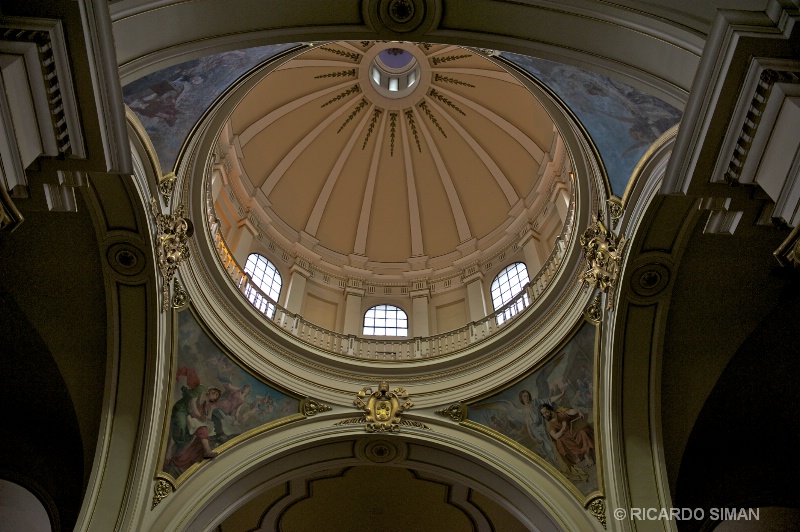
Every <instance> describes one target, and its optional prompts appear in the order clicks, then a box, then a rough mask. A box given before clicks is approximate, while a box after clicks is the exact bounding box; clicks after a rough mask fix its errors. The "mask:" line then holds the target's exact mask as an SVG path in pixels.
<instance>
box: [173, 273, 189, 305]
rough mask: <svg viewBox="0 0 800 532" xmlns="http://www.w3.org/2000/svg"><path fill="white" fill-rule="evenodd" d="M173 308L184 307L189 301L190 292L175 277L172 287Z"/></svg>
mask: <svg viewBox="0 0 800 532" xmlns="http://www.w3.org/2000/svg"><path fill="white" fill-rule="evenodd" d="M172 290H173V292H175V293H174V294H173V295H172V308H183V307H185V306H186V304H187V303H188V302H189V294H188V293H187V292H186V290H184V289H183V285H181V282H180V281H178V279H177V277H176V278H175V284H174V285H173V287H172Z"/></svg>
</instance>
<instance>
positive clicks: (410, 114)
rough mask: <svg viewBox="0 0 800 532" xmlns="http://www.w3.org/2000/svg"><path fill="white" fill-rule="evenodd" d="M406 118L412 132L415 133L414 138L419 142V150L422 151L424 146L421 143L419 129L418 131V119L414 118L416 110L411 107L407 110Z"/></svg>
mask: <svg viewBox="0 0 800 532" xmlns="http://www.w3.org/2000/svg"><path fill="white" fill-rule="evenodd" d="M405 115H406V120H408V127H410V128H411V134H412V135H414V140H415V141H416V143H417V150H419V152H420V153H422V146H421V145H420V143H419V131H417V121H416V120H414V111H412V110H411V109H406V110H405Z"/></svg>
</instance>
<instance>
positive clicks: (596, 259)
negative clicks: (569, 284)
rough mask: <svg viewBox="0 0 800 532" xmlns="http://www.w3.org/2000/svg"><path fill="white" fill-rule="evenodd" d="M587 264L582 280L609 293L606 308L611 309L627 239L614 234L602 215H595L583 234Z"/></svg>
mask: <svg viewBox="0 0 800 532" xmlns="http://www.w3.org/2000/svg"><path fill="white" fill-rule="evenodd" d="M580 241H581V246H583V251H584V255H585V257H586V266H585V269H584V271H583V272H581V277H580V279H581V281H583V282H585V283H587V284H589V285H590V286H592V287H593V288H597V289H599V290H601V291H603V292H605V293H606V294H608V304H607V305H606V308H608V309H611V306H612V303H613V296H614V291H615V289H616V286H617V280H618V277H619V271H620V268H621V266H622V254H623V250H624V248H625V243H626V240H625V238H624V237H618V236H616V235H614V233H612V232H611V231H610V230H609V229H608V228H607V227H606V226H605V224H604V223H603V220H602V215H600V214H598V215H596V216H594V223H593V224H592V225H590V226H589V227H588V228H586V231H584V233H583V234H582V235H581V239H580Z"/></svg>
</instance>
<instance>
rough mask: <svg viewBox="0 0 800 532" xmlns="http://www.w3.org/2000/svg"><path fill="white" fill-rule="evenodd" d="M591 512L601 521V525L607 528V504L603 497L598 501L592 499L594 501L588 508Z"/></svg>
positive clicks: (597, 499)
mask: <svg viewBox="0 0 800 532" xmlns="http://www.w3.org/2000/svg"><path fill="white" fill-rule="evenodd" d="M587 508H588V509H589V511H590V512H591V513H592V515H593V516H595V517H596V518H597V520H598V521H600V524H601V525H603V528H604V529H605V528H606V502H605V500H603V499H602V498H601V497H598V498H596V499H592V501H591V502H590V503H589V505H588V506H587Z"/></svg>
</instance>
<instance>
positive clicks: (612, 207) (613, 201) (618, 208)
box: [606, 197, 623, 229]
mask: <svg viewBox="0 0 800 532" xmlns="http://www.w3.org/2000/svg"><path fill="white" fill-rule="evenodd" d="M606 204H607V205H608V213H609V215H610V216H611V228H612V229H616V228H617V225H618V224H619V220H620V218H622V213H623V210H622V202H621V201H620V200H619V198H617V197H612V198H609V199H608V201H606Z"/></svg>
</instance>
